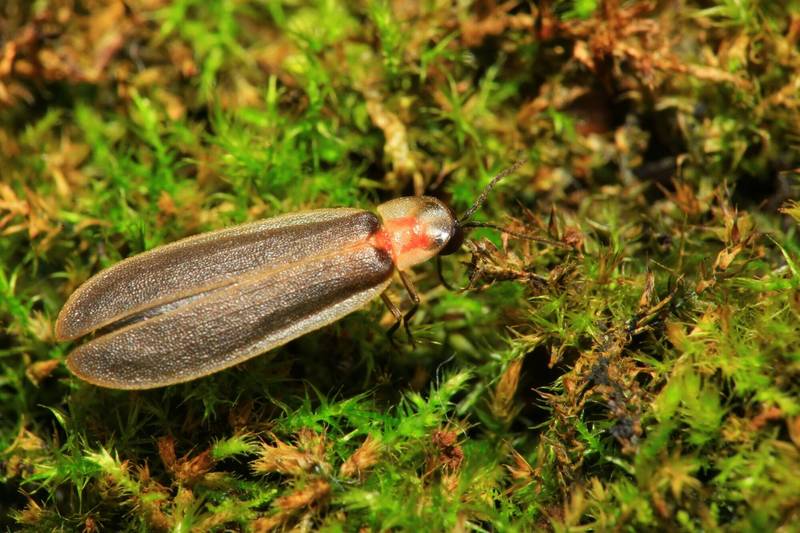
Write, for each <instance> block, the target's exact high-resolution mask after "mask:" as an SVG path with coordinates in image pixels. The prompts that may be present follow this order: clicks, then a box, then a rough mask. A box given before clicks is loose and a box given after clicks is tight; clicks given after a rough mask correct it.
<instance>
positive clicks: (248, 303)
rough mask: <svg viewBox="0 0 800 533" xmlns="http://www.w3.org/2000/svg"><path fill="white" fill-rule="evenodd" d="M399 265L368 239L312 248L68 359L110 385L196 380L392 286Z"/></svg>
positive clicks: (127, 328) (86, 346)
mask: <svg viewBox="0 0 800 533" xmlns="http://www.w3.org/2000/svg"><path fill="white" fill-rule="evenodd" d="M328 235H330V234H328ZM331 237H332V238H335V237H334V236H333V235H331ZM338 241H341V239H338ZM307 242H308V241H307ZM325 248H326V249H327V250H330V246H329V245H326V246H325ZM393 271H394V264H393V263H392V260H391V257H390V256H389V255H388V253H387V252H385V251H383V250H380V249H376V248H374V247H373V246H371V245H370V244H368V242H367V241H366V240H364V241H362V242H360V243H356V244H352V245H349V246H347V247H345V248H343V249H338V250H336V251H328V252H327V253H326V254H324V255H314V256H310V255H308V254H306V256H305V257H303V258H301V259H299V260H296V261H293V262H285V263H284V264H282V265H281V266H280V267H276V268H271V269H270V268H265V269H263V270H260V271H255V272H252V273H250V274H247V275H243V276H242V275H240V276H239V277H237V278H235V279H234V280H233V281H232V282H231V283H229V284H228V285H226V286H223V287H219V288H217V289H215V290H213V291H210V292H207V293H204V294H203V295H202V296H201V297H198V298H195V299H193V300H191V301H188V302H186V303H185V304H184V305H178V306H175V307H174V308H166V307H165V308H164V312H162V313H161V314H158V315H156V316H153V317H148V318H146V319H144V320H141V321H139V322H135V323H133V324H130V325H126V326H124V327H122V328H120V329H118V330H116V331H113V332H111V333H108V334H106V335H103V336H100V337H98V338H96V339H94V340H92V341H90V342H88V343H87V344H84V345H83V346H80V347H79V348H77V349H76V350H75V351H74V352H72V354H70V357H69V359H68V361H67V364H68V366H69V367H70V369H71V370H72V371H73V372H74V373H75V374H76V375H78V376H79V377H81V378H83V379H84V380H86V381H89V382H91V383H95V384H97V385H101V386H106V387H114V388H121V389H144V388H151V387H159V386H163V385H169V384H173V383H179V382H182V381H188V380H190V379H194V378H197V377H200V376H204V375H207V374H210V373H213V372H216V371H218V370H221V369H223V368H226V367H229V366H231V365H234V364H237V363H239V362H241V361H244V360H245V359H249V358H250V357H253V356H255V355H258V354H260V353H262V352H264V351H266V350H269V349H270V348H273V347H276V346H279V345H281V344H284V343H286V342H288V341H289V340H291V339H294V338H296V337H299V336H301V335H303V334H305V333H307V332H309V331H312V330H314V329H317V328H320V327H322V326H324V325H326V324H329V323H331V322H333V321H335V320H338V319H339V318H341V317H343V316H344V315H346V314H348V313H350V312H352V311H355V310H356V309H358V308H360V307H362V306H363V305H364V304H366V303H367V302H368V301H370V300H371V299H373V298H375V297H376V296H378V295H379V294H380V293H381V292H382V291H383V290H385V288H386V287H387V285H388V284H389V281H390V279H391V275H392V272H393ZM156 274H158V273H157V272H156ZM125 279H126V281H128V278H127V276H126V277H125Z"/></svg>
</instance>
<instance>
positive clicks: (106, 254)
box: [0, 0, 800, 532]
mask: <svg viewBox="0 0 800 533" xmlns="http://www.w3.org/2000/svg"><path fill="white" fill-rule="evenodd" d="M799 40H800V5H798V4H797V3H796V2H785V3H784V2H757V1H744V0H736V1H734V0H703V1H692V0H669V1H667V0H665V1H652V2H647V1H640V2H628V1H622V0H605V1H604V0H575V1H562V0H551V1H546V0H542V1H539V2H531V3H528V2H515V1H509V2H500V1H493V0H481V1H476V2H454V3H451V2H406V1H401V0H397V1H387V0H364V1H362V2H344V1H335V0H319V1H314V2H300V1H293V2H286V3H281V2H277V1H275V2H273V1H269V0H211V1H208V0H175V1H167V0H125V1H124V2H123V1H122V0H41V1H36V2H28V1H27V0H8V1H6V2H3V3H2V4H0V235H2V237H0V326H2V328H0V362H1V365H2V366H1V367H0V479H1V480H2V485H0V528H2V529H24V530H30V531H81V530H82V531H89V532H91V531H100V530H105V531H145V530H147V531H149V530H152V531H159V530H173V531H215V530H219V531H222V530H225V531H230V530H242V531H269V530H289V529H293V528H297V529H298V530H312V529H313V530H316V529H323V530H330V531H356V530H362V531H372V530H375V531H379V530H391V531H514V530H518V531H530V530H550V531H590V530H592V531H612V530H613V531H654V530H663V531H666V530H669V531H678V530H680V531H771V530H772V531H774V530H781V531H791V530H793V529H792V528H793V527H796V526H797V524H798V523H800V476H798V475H797V474H798V472H800V238H798V224H800V204H798V203H797V202H796V199H798V198H800V179H799V178H798V177H799V176H800V170H799V169H800V134H798V132H800V45H799V44H798V42H799ZM518 159H525V161H526V162H525V164H524V165H522V166H521V167H520V168H519V169H518V170H517V171H516V172H514V173H513V174H512V175H511V176H509V177H507V178H506V179H505V180H504V181H502V182H500V184H499V185H498V186H497V187H496V188H495V190H494V191H492V193H491V194H490V195H489V196H488V200H487V202H486V204H485V205H484V206H483V208H482V209H481V210H480V211H479V212H478V213H477V214H476V215H475V217H474V219H475V220H479V221H484V222H492V223H495V224H498V225H501V226H503V227H504V228H506V229H507V230H508V231H511V232H514V233H516V234H524V235H528V236H535V237H536V238H537V239H538V240H531V239H527V238H520V237H518V236H515V235H513V234H510V233H500V232H498V231H496V230H492V229H486V228H483V229H478V230H475V231H473V232H472V233H471V234H470V235H469V238H468V239H467V242H466V243H465V244H464V246H463V247H462V250H461V251H460V252H459V253H457V254H455V255H453V256H448V257H445V258H443V277H444V279H446V280H448V281H449V283H450V284H452V285H455V286H457V287H459V288H460V287H466V290H455V291H453V290H448V289H447V288H446V287H445V286H444V285H443V284H442V283H441V282H440V281H439V279H438V276H437V271H436V265H435V263H434V262H430V263H426V264H422V265H419V266H418V267H416V268H415V269H414V271H413V275H412V277H413V279H414V282H415V284H416V285H417V287H418V288H419V290H420V293H421V297H422V304H421V306H420V310H419V311H418V312H417V314H416V315H415V316H414V318H413V320H412V321H411V331H412V332H413V333H414V335H415V338H416V347H415V348H414V347H413V346H412V345H411V344H410V343H409V342H406V339H405V334H404V333H403V332H402V329H401V331H400V332H399V333H398V335H397V336H396V338H397V340H398V341H400V342H398V343H397V345H396V346H393V344H392V343H391V342H389V340H388V339H387V337H386V331H387V330H388V329H389V328H390V327H391V325H392V321H393V318H392V315H391V314H390V313H389V312H388V311H387V310H386V309H385V308H384V307H383V305H382V303H381V301H380V299H377V300H376V301H375V302H374V303H373V304H370V305H369V306H367V307H366V308H364V309H363V310H361V311H358V312H356V313H354V314H352V315H350V316H348V317H347V318H345V319H343V320H341V321H339V322H337V323H336V324H334V325H331V326H328V327H326V328H323V329H321V330H318V331H316V332H313V333H310V334H308V335H306V336H304V337H302V338H300V339H298V340H296V341H293V342H291V343H289V344H287V345H285V346H284V347H282V348H280V349H277V350H274V351H272V352H270V353H269V354H268V355H265V356H262V357H257V358H255V359H253V360H251V361H249V362H247V363H244V364H242V365H240V366H237V367H235V368H232V369H229V370H226V371H223V372H220V373H217V374H214V375H212V376H209V377H206V378H203V379H200V380H197V381H194V382H191V383H186V384H181V385H175V386H169V387H165V388H160V389H155V390H149V391H140V392H128V391H117V390H110V389H104V388H100V387H96V386H93V385H90V384H87V383H85V382H82V381H80V380H79V379H77V378H76V377H74V376H73V375H72V374H70V372H69V371H68V369H67V368H66V366H65V365H64V361H65V360H66V358H67V355H68V354H69V352H70V350H71V349H73V348H74V347H75V346H77V345H78V344H79V343H78V342H71V343H70V342H58V341H57V340H56V339H55V335H54V323H55V320H56V317H57V316H58V312H59V310H60V309H61V307H62V305H63V304H64V302H65V300H66V298H67V297H68V296H69V295H70V294H71V293H72V292H73V291H74V290H75V289H76V288H77V287H78V286H79V285H80V284H81V283H82V282H84V281H85V280H87V279H88V278H89V277H90V276H91V275H92V274H94V273H96V272H98V271H99V270H101V269H102V268H104V267H108V266H111V265H113V264H115V263H117V262H118V261H120V260H121V259H123V258H125V257H129V256H132V255H135V254H137V253H140V252H142V251H144V250H148V249H152V248H154V247H156V246H158V245H161V244H165V243H168V242H173V241H175V240H177V239H179V238H181V237H185V236H188V235H192V234H196V233H200V232H204V231H209V230H213V229H218V228H224V227H228V226H231V225H234V224H238V223H243V222H247V221H252V220H258V219H262V218H268V217H271V216H274V215H278V214H282V213H288V212H295V211H301V210H305V209H312V208H319V207H341V206H348V207H360V208H364V209H369V210H373V209H374V207H375V206H376V205H377V204H379V203H380V202H383V201H386V200H388V199H391V198H396V197H398V196H403V195H413V194H427V195H432V196H436V197H439V198H441V199H442V200H444V201H445V202H446V203H447V204H448V205H450V206H452V208H453V210H454V211H455V212H456V213H463V212H464V211H465V210H466V209H467V208H468V207H469V206H470V205H471V204H472V202H473V201H474V200H475V198H476V197H477V196H478V195H479V194H480V191H481V190H482V189H483V187H485V186H486V184H487V183H488V182H489V180H490V179H491V177H492V176H493V175H494V174H496V173H497V172H499V171H500V170H502V169H503V168H506V167H509V166H510V165H511V164H512V163H513V162H514V161H516V160H518ZM390 296H391V298H392V299H393V300H394V301H395V302H398V303H399V304H400V305H401V308H402V309H404V310H405V309H408V308H409V305H410V302H409V301H408V299H407V298H406V297H405V293H404V291H403V290H402V285H400V284H399V283H395V284H393V285H392V287H391V289H390Z"/></svg>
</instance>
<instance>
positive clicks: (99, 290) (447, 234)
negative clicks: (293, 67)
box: [56, 161, 523, 389]
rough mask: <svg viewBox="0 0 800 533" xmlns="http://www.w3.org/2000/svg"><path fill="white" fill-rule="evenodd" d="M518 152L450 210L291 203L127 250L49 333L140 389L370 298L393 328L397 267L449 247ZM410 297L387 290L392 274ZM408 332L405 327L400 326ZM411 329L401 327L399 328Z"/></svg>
mask: <svg viewBox="0 0 800 533" xmlns="http://www.w3.org/2000/svg"><path fill="white" fill-rule="evenodd" d="M522 163H523V161H518V162H517V163H515V164H514V165H513V166H511V167H510V168H508V169H506V170H504V171H503V172H501V173H500V174H498V175H497V176H495V177H494V178H492V180H491V182H490V183H489V184H488V185H487V186H486V188H485V189H484V190H483V192H482V193H481V195H480V196H479V197H478V199H477V200H476V201H475V203H474V204H473V205H472V207H470V209H468V210H467V212H466V213H465V214H464V215H463V216H462V217H460V218H457V217H455V216H454V215H453V213H452V212H451V211H450V209H449V208H448V207H447V206H446V205H445V204H444V203H442V202H441V201H440V200H438V199H436V198H433V197H429V196H412V197H401V198H396V199H394V200H390V201H388V202H385V203H383V204H380V205H378V206H377V208H376V211H377V215H376V214H375V213H372V212H370V211H366V210H361V209H351V208H334V209H318V210H313V211H306V212H300V213H290V214H286V215H282V216H277V217H274V218H269V219H266V220H261V221H257V222H252V223H248V224H244V225H240V226H235V227H232V228H227V229H222V230H218V231H213V232H210V233H205V234H201V235H196V236H193V237H188V238H185V239H182V240H179V241H176V242H174V243H171V244H167V245H164V246H159V247H157V248H154V249H153V250H150V251H148V252H145V253H142V254H139V255H135V256H133V257H130V258H128V259H125V260H123V261H121V262H119V263H117V264H116V265H113V266H112V267H110V268H107V269H105V270H103V271H101V272H99V273H98V274H96V275H95V276H93V277H92V278H90V279H89V280H88V281H86V282H85V283H84V284H83V285H81V286H80V287H79V288H78V289H77V290H76V291H75V292H74V293H73V294H72V295H71V296H70V297H69V298H68V300H67V302H66V304H65V305H64V307H63V309H62V310H61V312H60V313H59V316H58V319H57V321H56V336H57V338H58V339H59V340H73V339H77V338H80V337H84V336H89V335H92V338H91V339H90V340H89V341H88V342H86V343H84V344H82V345H81V346H79V347H78V348H76V349H75V350H73V351H72V353H70V355H69V357H68V358H67V366H68V367H69V369H70V370H71V371H72V372H73V373H74V374H75V375H76V376H78V377H79V378H81V379H83V380H85V381H88V382H89V383H92V384H95V385H98V386H101V387H109V388H114V389H150V388H155V387H162V386H166V385H172V384H176V383H181V382H185V381H189V380H193V379H196V378H200V377H202V376H207V375H209V374H213V373H215V372H219V371H221V370H223V369H226V368H228V367H230V366H233V365H236V364H238V363H241V362H242V361H245V360H247V359H250V358H252V357H255V356H257V355H259V354H262V353H264V352H266V351H268V350H271V349H273V348H276V347H278V346H281V345H283V344H286V343H287V342H289V341H291V340H293V339H296V338H297V337H300V336H302V335H305V334H306V333H309V332H311V331H314V330H316V329H319V328H321V327H323V326H326V325H328V324H331V323H332V322H335V321H337V320H339V319H341V318H342V317H344V316H345V315H348V314H350V313H352V312H353V311H356V310H358V309H360V308H362V307H364V306H365V305H366V304H367V303H368V302H370V301H371V300H373V299H374V298H376V297H378V296H380V297H381V298H382V300H383V301H384V303H385V304H386V305H387V307H388V308H389V310H390V311H391V313H392V314H393V315H394V317H395V319H396V322H395V324H394V326H393V327H392V328H391V329H390V330H389V333H390V334H391V333H393V332H394V331H395V330H396V329H397V328H398V327H399V326H400V324H401V323H402V324H403V325H404V326H405V327H406V331H408V321H409V320H410V319H411V317H412V316H413V315H414V312H415V311H416V310H417V307H418V305H419V301H420V300H419V297H418V295H417V292H416V290H415V289H414V286H413V284H412V282H411V279H410V278H409V276H408V274H407V272H408V271H409V269H410V268H411V267H413V266H414V265H417V264H420V263H422V262H425V261H428V260H429V259H431V258H433V257H435V256H442V255H448V254H452V253H454V252H456V251H457V250H458V249H459V248H460V246H461V244H462V243H463V240H464V235H465V230H466V229H467V228H470V227H478V226H489V227H495V228H496V229H500V228H497V227H496V226H492V225H490V224H483V223H475V222H467V220H468V219H469V218H470V217H471V216H472V215H473V214H474V212H475V211H476V210H477V209H478V208H479V207H480V206H481V205H482V204H483V203H484V202H485V200H486V198H487V195H488V194H489V192H490V191H491V189H492V188H493V187H494V186H495V184H496V183H497V182H498V181H499V180H501V179H502V178H504V177H506V176H508V175H509V174H511V173H512V172H514V171H515V170H517V169H518V168H519V167H520V166H521V165H522ZM395 273H397V274H398V275H399V278H400V281H401V282H402V283H403V285H404V287H405V289H406V290H407V292H408V294H409V297H410V300H411V302H412V306H411V308H410V309H409V310H408V311H407V312H406V313H404V314H403V313H401V311H400V310H399V309H398V308H397V306H396V305H395V304H394V303H393V302H392V301H391V300H390V299H389V297H388V296H387V295H386V292H385V291H386V289H387V287H388V286H389V284H390V282H391V280H392V278H393V276H394V274H395ZM408 332H409V334H410V331H408ZM409 337H410V335H409Z"/></svg>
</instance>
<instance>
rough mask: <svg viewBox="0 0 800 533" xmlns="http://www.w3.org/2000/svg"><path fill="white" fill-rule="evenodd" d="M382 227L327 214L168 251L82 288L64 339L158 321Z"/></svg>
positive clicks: (272, 222) (359, 215)
mask: <svg viewBox="0 0 800 533" xmlns="http://www.w3.org/2000/svg"><path fill="white" fill-rule="evenodd" d="M379 226H380V221H379V220H378V218H377V217H376V216H375V215H374V214H372V213H370V212H368V211H363V210H359V209H343V208H339V209H320V210H316V211H308V212H304V213H295V214H289V215H284V216H279V217H275V218H270V219H266V220H262V221H259V222H254V223H251V224H244V225H241V226H236V227H233V228H228V229H224V230H220V231H214V232H211V233H205V234H202V235H197V236H194V237H189V238H187V239H183V240H180V241H177V242H174V243H172V244H168V245H166V246H161V247H159V248H156V249H154V250H151V251H149V252H145V253H143V254H140V255H136V256H134V257H131V258H129V259H125V260H124V261H121V262H119V263H117V264H116V265H114V266H112V267H111V268H108V269H106V270H103V271H102V272H100V273H98V274H97V275H96V276H94V277H93V278H91V279H90V280H88V281H87V282H86V283H84V284H83V285H82V286H81V287H80V288H78V290H77V291H75V293H73V294H72V296H70V298H69V300H68V301H67V303H66V304H65V305H64V308H63V309H62V310H61V313H60V314H59V316H58V320H57V322H56V335H57V336H58V338H60V339H74V338H77V337H80V336H82V335H85V334H87V333H89V332H91V331H94V330H97V329H100V328H104V327H107V326H109V325H111V324H114V323H117V322H120V323H125V321H126V319H129V318H130V317H134V316H136V315H140V316H143V317H146V316H148V315H152V314H153V312H148V310H151V311H152V310H156V311H157V312H156V314H158V313H159V312H161V310H163V309H166V308H167V307H169V305H170V304H171V303H173V302H178V301H180V300H191V299H192V298H194V297H196V296H198V295H200V294H201V293H203V292H206V291H209V290H219V289H221V288H224V287H225V286H227V285H229V284H231V283H232V282H233V281H234V280H236V279H237V278H238V277H239V276H242V275H247V274H248V273H251V272H255V271H257V270H260V269H264V268H272V267H273V266H275V265H283V264H287V263H291V262H297V261H301V260H303V259H307V258H309V257H314V256H318V255H323V254H326V253H329V252H331V251H334V250H340V249H343V248H346V247H348V246H351V245H353V244H355V243H359V242H363V241H364V240H365V239H366V238H367V237H369V235H371V234H372V233H374V232H375V231H376V230H377V229H378V227H379ZM184 303H185V302H184ZM181 305H183V304H181Z"/></svg>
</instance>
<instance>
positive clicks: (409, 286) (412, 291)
mask: <svg viewBox="0 0 800 533" xmlns="http://www.w3.org/2000/svg"><path fill="white" fill-rule="evenodd" d="M398 274H400V281H402V282H403V286H404V287H405V288H406V292H408V297H409V298H411V309H409V310H408V311H406V314H405V315H403V327H405V328H406V334H407V335H408V340H409V342H411V346H412V347H415V343H414V336H413V335H412V334H411V328H410V327H409V326H408V322H409V320H411V317H413V316H414V313H416V312H417V309H419V294H417V289H416V288H414V283H413V282H412V281H411V279H409V277H408V276H407V275H406V274H405V273H404V272H403V271H402V270H401V271H398Z"/></svg>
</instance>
